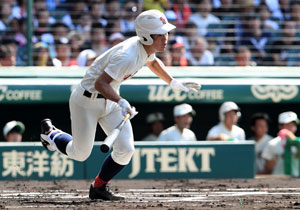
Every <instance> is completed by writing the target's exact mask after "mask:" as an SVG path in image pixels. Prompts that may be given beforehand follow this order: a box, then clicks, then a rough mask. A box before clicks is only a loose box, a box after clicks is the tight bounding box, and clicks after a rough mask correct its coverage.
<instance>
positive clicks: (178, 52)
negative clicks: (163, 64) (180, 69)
mask: <svg viewBox="0 0 300 210" xmlns="http://www.w3.org/2000/svg"><path fill="white" fill-rule="evenodd" d="M171 56H172V66H190V65H191V63H190V61H189V60H188V59H187V58H186V57H185V46H184V44H183V43H181V42H175V43H174V44H173V45H172V48H171Z"/></svg>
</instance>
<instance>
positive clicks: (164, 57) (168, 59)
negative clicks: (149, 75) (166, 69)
mask: <svg viewBox="0 0 300 210" xmlns="http://www.w3.org/2000/svg"><path fill="white" fill-rule="evenodd" d="M156 56H157V57H158V58H159V59H160V60H161V61H162V62H163V64H164V65H165V66H172V55H171V52H170V51H169V50H165V51H163V52H159V53H156Z"/></svg>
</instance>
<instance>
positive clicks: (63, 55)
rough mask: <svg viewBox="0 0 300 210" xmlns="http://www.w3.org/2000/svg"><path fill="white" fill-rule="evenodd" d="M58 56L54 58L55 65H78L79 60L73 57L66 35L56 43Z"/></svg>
mask: <svg viewBox="0 0 300 210" xmlns="http://www.w3.org/2000/svg"><path fill="white" fill-rule="evenodd" d="M55 49H56V57H55V58H53V59H52V61H53V64H54V66H77V60H76V59H75V58H71V45H70V42H69V40H68V39H67V38H66V37H63V38H61V39H59V40H58V41H57V42H56V43H55Z"/></svg>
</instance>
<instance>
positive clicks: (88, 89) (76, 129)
mask: <svg viewBox="0 0 300 210" xmlns="http://www.w3.org/2000/svg"><path fill="white" fill-rule="evenodd" d="M135 27H136V33H137V36H135V37H132V38H129V39H127V40H125V41H123V42H121V43H120V44H118V45H116V46H114V47H112V48H111V49H109V50H108V51H106V52H105V53H103V54H102V55H100V56H99V57H98V58H97V59H96V60H95V61H94V62H93V64H92V65H91V66H90V67H89V68H88V70H87V72H86V74H85V76H84V78H83V79H82V81H81V82H80V84H79V85H78V86H77V87H76V88H75V89H74V90H73V91H72V94H71V96H70V101H69V105H70V115H71V122H72V123H71V124H72V125H71V128H72V136H71V135H69V134H67V133H65V132H63V131H61V130H59V129H57V128H56V127H54V126H53V124H52V122H51V120H50V119H44V120H42V122H41V142H42V144H43V146H44V147H45V148H46V149H48V150H50V151H55V150H57V151H59V152H61V153H63V154H65V155H67V156H68V157H69V158H72V159H74V160H77V161H85V160H86V159H87V158H88V157H89V155H90V153H91V151H92V147H93V143H94V138H95V133H96V127H97V123H99V124H100V126H101V128H102V129H103V130H104V132H105V133H106V135H109V134H110V133H111V132H112V130H113V129H114V128H115V127H116V126H117V125H118V124H119V123H120V122H121V120H122V119H123V117H124V116H125V115H126V114H127V113H129V114H130V115H131V119H132V118H133V117H134V116H135V115H136V114H137V113H138V112H137V111H136V110H135V107H133V106H131V105H130V104H129V102H128V101H127V100H126V99H124V98H122V97H121V96H120V95H119V89H120V85H121V83H122V82H123V81H125V80H127V79H129V78H131V77H132V76H133V75H134V74H136V73H137V72H138V71H139V70H140V69H141V68H142V67H143V65H144V64H146V65H147V66H148V67H149V69H150V70H151V71H152V72H154V73H155V74H156V75H157V76H158V77H160V78H161V79H162V80H163V81H165V82H166V83H168V84H169V85H170V86H171V88H172V89H174V90H178V91H186V92H188V91H189V90H195V89H196V90H198V89H200V85H199V84H197V83H193V82H189V83H182V82H180V81H177V80H175V79H174V78H173V77H172V76H171V75H169V74H168V73H167V72H166V70H165V66H164V65H163V63H162V62H161V60H159V59H158V58H157V57H156V56H155V53H156V52H161V51H164V50H165V48H166V46H167V42H168V32H169V31H171V30H173V29H174V28H175V26H174V25H172V24H170V23H168V21H167V19H166V17H165V15H164V14H163V13H161V12H160V11H158V10H148V11H144V12H142V13H141V14H139V15H138V17H137V18H136V20H135ZM133 142H134V140H133V131H132V127H131V123H130V121H129V120H128V121H126V123H125V125H124V127H123V128H122V130H121V132H120V134H119V136H118V138H117V140H116V141H115V143H114V145H113V151H112V152H111V154H109V155H108V156H107V157H106V159H105V160H104V163H103V165H102V168H101V170H100V172H99V174H98V175H97V176H96V178H95V180H94V182H93V183H92V184H91V186H90V191H89V197H90V198H91V199H102V200H120V199H124V198H123V197H120V196H117V195H115V194H113V193H112V192H111V191H110V189H109V188H108V185H107V184H108V182H109V181H110V180H111V179H112V178H113V177H114V176H115V175H116V174H118V173H119V172H120V171H121V170H122V169H123V168H124V166H125V165H127V164H128V163H129V161H130V159H131V157H132V155H133V153H134V143H133Z"/></svg>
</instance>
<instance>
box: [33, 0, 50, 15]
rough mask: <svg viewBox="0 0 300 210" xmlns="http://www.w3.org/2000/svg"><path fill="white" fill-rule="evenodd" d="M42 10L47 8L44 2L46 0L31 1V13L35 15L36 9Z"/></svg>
mask: <svg viewBox="0 0 300 210" xmlns="http://www.w3.org/2000/svg"><path fill="white" fill-rule="evenodd" d="M42 10H46V11H49V10H47V4H46V0H34V1H33V11H32V14H33V16H36V15H37V12H38V11H42Z"/></svg>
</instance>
